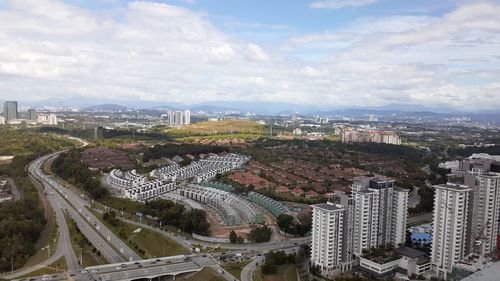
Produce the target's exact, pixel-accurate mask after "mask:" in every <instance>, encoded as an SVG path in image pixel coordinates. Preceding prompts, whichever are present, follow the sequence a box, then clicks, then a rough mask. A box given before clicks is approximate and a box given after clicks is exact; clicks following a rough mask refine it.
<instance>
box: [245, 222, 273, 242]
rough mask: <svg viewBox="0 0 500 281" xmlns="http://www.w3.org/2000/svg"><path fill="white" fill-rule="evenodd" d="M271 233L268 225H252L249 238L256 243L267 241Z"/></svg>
mask: <svg viewBox="0 0 500 281" xmlns="http://www.w3.org/2000/svg"><path fill="white" fill-rule="evenodd" d="M272 233H273V230H272V229H271V228H270V227H268V226H265V225H264V226H262V227H258V226H257V227H254V228H253V229H252V230H251V231H250V235H249V238H250V240H252V241H253V242H257V243H260V242H267V241H269V240H271V234H272Z"/></svg>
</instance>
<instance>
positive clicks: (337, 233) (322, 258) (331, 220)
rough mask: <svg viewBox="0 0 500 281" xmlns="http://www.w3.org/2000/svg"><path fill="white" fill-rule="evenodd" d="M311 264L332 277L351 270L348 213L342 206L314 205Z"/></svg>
mask: <svg viewBox="0 0 500 281" xmlns="http://www.w3.org/2000/svg"><path fill="white" fill-rule="evenodd" d="M312 207H313V219H312V242H311V264H312V265H313V266H317V267H319V269H320V272H321V274H323V275H330V274H332V273H335V272H342V271H345V270H347V269H348V268H350V249H349V244H348V242H347V241H348V240H347V237H346V234H347V229H346V227H347V223H346V220H347V219H348V218H347V217H348V212H347V209H346V208H345V207H344V206H343V205H341V204H335V203H331V202H328V203H321V204H316V205H313V206H312Z"/></svg>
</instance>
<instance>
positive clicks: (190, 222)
mask: <svg viewBox="0 0 500 281" xmlns="http://www.w3.org/2000/svg"><path fill="white" fill-rule="evenodd" d="M142 212H143V213H144V214H146V215H150V216H153V217H158V218H159V219H160V221H161V223H162V225H172V226H175V227H177V228H178V229H182V230H183V231H185V232H188V233H196V234H199V235H208V234H209V228H210V224H209V223H208V221H207V214H206V213H205V211H203V210H197V209H192V210H186V209H185V208H184V206H183V205H181V204H177V203H175V202H173V201H170V200H164V199H157V200H153V201H149V202H146V204H144V206H143V208H142Z"/></svg>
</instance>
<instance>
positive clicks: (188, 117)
mask: <svg viewBox="0 0 500 281" xmlns="http://www.w3.org/2000/svg"><path fill="white" fill-rule="evenodd" d="M188 124H191V111H190V110H184V125H188Z"/></svg>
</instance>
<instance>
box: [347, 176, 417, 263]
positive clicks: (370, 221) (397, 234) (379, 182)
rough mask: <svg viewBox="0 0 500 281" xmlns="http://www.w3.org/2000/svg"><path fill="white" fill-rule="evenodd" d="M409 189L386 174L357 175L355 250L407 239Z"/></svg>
mask: <svg viewBox="0 0 500 281" xmlns="http://www.w3.org/2000/svg"><path fill="white" fill-rule="evenodd" d="M408 192H409V190H407V189H401V188H397V187H395V186H394V180H392V179H388V178H386V177H382V176H375V177H356V178H355V179H354V184H353V186H352V196H353V199H354V227H353V253H354V254H355V255H357V256H360V255H362V253H363V250H369V249H371V248H378V247H382V246H386V245H392V246H395V247H396V246H398V245H401V244H403V243H404V241H405V235H406V218H407V214H408Z"/></svg>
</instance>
